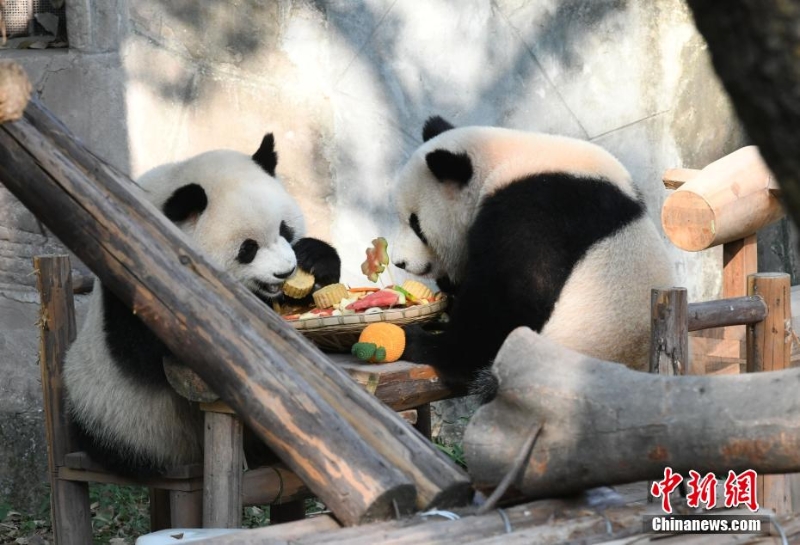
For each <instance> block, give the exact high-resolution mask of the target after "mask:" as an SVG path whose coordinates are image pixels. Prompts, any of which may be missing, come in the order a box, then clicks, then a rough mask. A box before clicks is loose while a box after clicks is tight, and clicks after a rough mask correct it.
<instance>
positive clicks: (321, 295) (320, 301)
mask: <svg viewBox="0 0 800 545" xmlns="http://www.w3.org/2000/svg"><path fill="white" fill-rule="evenodd" d="M347 295H348V294H347V287H346V286H345V285H344V284H330V285H328V286H325V287H324V288H321V289H318V290H317V291H315V292H314V294H313V297H314V304H315V305H317V308H330V307H332V306H333V305H336V304H338V303H339V301H341V300H342V299H344V298H345V297H347Z"/></svg>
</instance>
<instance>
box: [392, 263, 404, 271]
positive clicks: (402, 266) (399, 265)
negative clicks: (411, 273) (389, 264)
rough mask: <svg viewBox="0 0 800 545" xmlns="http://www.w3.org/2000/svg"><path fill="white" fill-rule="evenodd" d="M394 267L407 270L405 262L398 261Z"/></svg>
mask: <svg viewBox="0 0 800 545" xmlns="http://www.w3.org/2000/svg"><path fill="white" fill-rule="evenodd" d="M394 266H395V267H399V268H401V269H403V270H405V269H406V262H405V261H398V262H397V263H395V264H394Z"/></svg>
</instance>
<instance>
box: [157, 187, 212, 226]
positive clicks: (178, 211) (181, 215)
mask: <svg viewBox="0 0 800 545" xmlns="http://www.w3.org/2000/svg"><path fill="white" fill-rule="evenodd" d="M207 206H208V197H207V196H206V192H205V190H204V189H203V188H202V187H200V186H199V185H197V184H189V185H185V186H183V187H179V188H178V189H176V190H175V191H174V192H173V193H172V195H170V197H169V198H168V199H167V202H165V203H164V206H163V207H162V211H163V212H164V215H165V216H167V217H168V218H169V219H170V220H172V221H173V222H175V223H180V222H182V221H186V220H188V219H190V218H193V217H197V216H199V215H200V214H202V213H203V211H204V210H205V209H206V207H207Z"/></svg>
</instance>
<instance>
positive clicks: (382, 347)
mask: <svg viewBox="0 0 800 545" xmlns="http://www.w3.org/2000/svg"><path fill="white" fill-rule="evenodd" d="M405 348H406V332H405V331H403V329H402V328H401V327H399V326H397V325H395V324H390V323H387V322H379V323H375V324H369V325H368V326H367V327H365V328H364V330H363V331H362V332H361V335H359V337H358V342H357V343H355V344H354V345H353V348H352V353H353V355H354V356H356V357H357V358H358V359H360V360H363V361H367V362H370V363H391V362H393V361H397V360H399V359H400V357H401V356H402V355H403V350H405Z"/></svg>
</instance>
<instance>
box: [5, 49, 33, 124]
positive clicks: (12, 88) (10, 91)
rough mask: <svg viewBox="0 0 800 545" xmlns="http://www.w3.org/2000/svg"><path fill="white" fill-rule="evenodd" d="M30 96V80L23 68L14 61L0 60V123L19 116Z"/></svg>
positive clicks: (13, 119)
mask: <svg viewBox="0 0 800 545" xmlns="http://www.w3.org/2000/svg"><path fill="white" fill-rule="evenodd" d="M30 98H31V82H30V81H28V76H27V75H26V74H25V70H23V69H22V67H21V66H20V65H19V64H17V63H15V62H11V61H2V62H0V123H5V122H6V121H15V120H17V119H19V118H21V117H22V112H24V111H25V107H26V106H27V105H28V100H30Z"/></svg>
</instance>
